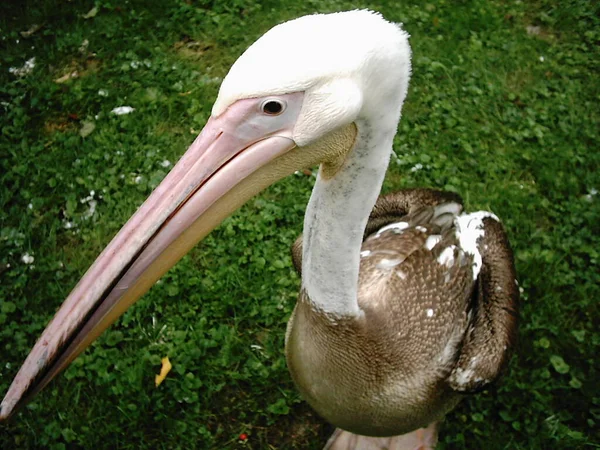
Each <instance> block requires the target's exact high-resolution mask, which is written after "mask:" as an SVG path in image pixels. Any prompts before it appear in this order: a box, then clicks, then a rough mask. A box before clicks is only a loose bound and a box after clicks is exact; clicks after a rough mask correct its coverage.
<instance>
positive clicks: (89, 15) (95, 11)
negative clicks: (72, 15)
mask: <svg viewBox="0 0 600 450" xmlns="http://www.w3.org/2000/svg"><path fill="white" fill-rule="evenodd" d="M96 14H98V8H97V7H95V6H94V7H93V8H92V9H90V10H89V11H88V12H87V13H86V14H84V15H83V16H81V17H83V18H84V19H91V18H92V17H96Z"/></svg>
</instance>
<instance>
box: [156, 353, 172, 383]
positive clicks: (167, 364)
mask: <svg viewBox="0 0 600 450" xmlns="http://www.w3.org/2000/svg"><path fill="white" fill-rule="evenodd" d="M161 362H162V367H161V368H160V373H159V374H158V375H156V377H155V378H154V384H155V385H156V387H158V386H160V384H161V383H162V382H163V381H164V380H165V378H167V375H168V374H169V372H170V371H171V367H173V366H172V365H171V361H169V357H168V356H165V357H164V358H163V359H161Z"/></svg>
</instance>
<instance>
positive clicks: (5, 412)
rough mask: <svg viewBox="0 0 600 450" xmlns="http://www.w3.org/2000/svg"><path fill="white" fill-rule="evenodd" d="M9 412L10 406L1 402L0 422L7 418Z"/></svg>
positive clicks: (10, 410)
mask: <svg viewBox="0 0 600 450" xmlns="http://www.w3.org/2000/svg"><path fill="white" fill-rule="evenodd" d="M11 412H12V408H11V407H9V406H8V405H7V404H5V402H2V405H0V422H4V421H5V420H7V419H8V418H9V417H10V413H11Z"/></svg>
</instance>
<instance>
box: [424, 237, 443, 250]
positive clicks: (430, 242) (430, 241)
mask: <svg viewBox="0 0 600 450" xmlns="http://www.w3.org/2000/svg"><path fill="white" fill-rule="evenodd" d="M441 240H442V236H441V235H439V234H432V235H431V236H427V240H426V241H425V248H426V249H427V250H432V249H433V247H435V246H436V245H437V243H438V242H440V241H441Z"/></svg>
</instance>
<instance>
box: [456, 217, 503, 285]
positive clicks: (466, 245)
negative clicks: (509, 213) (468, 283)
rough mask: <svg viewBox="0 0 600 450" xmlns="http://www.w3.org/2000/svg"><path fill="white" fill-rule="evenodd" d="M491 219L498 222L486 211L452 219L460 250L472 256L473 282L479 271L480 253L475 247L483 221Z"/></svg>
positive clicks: (480, 233)
mask: <svg viewBox="0 0 600 450" xmlns="http://www.w3.org/2000/svg"><path fill="white" fill-rule="evenodd" d="M487 217H489V218H492V219H494V220H496V221H498V222H500V220H499V219H498V217H497V216H496V215H495V214H492V213H490V212H487V211H478V212H475V213H471V214H463V215H460V216H458V217H456V218H455V219H454V225H455V227H456V237H457V238H458V240H459V244H460V247H461V249H462V250H463V251H464V252H465V253H468V254H470V255H473V280H476V279H477V277H478V276H479V271H480V270H481V264H482V259H481V253H479V248H478V247H477V241H478V240H479V238H481V237H483V236H484V234H485V232H484V230H483V219H485V218H487Z"/></svg>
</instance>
